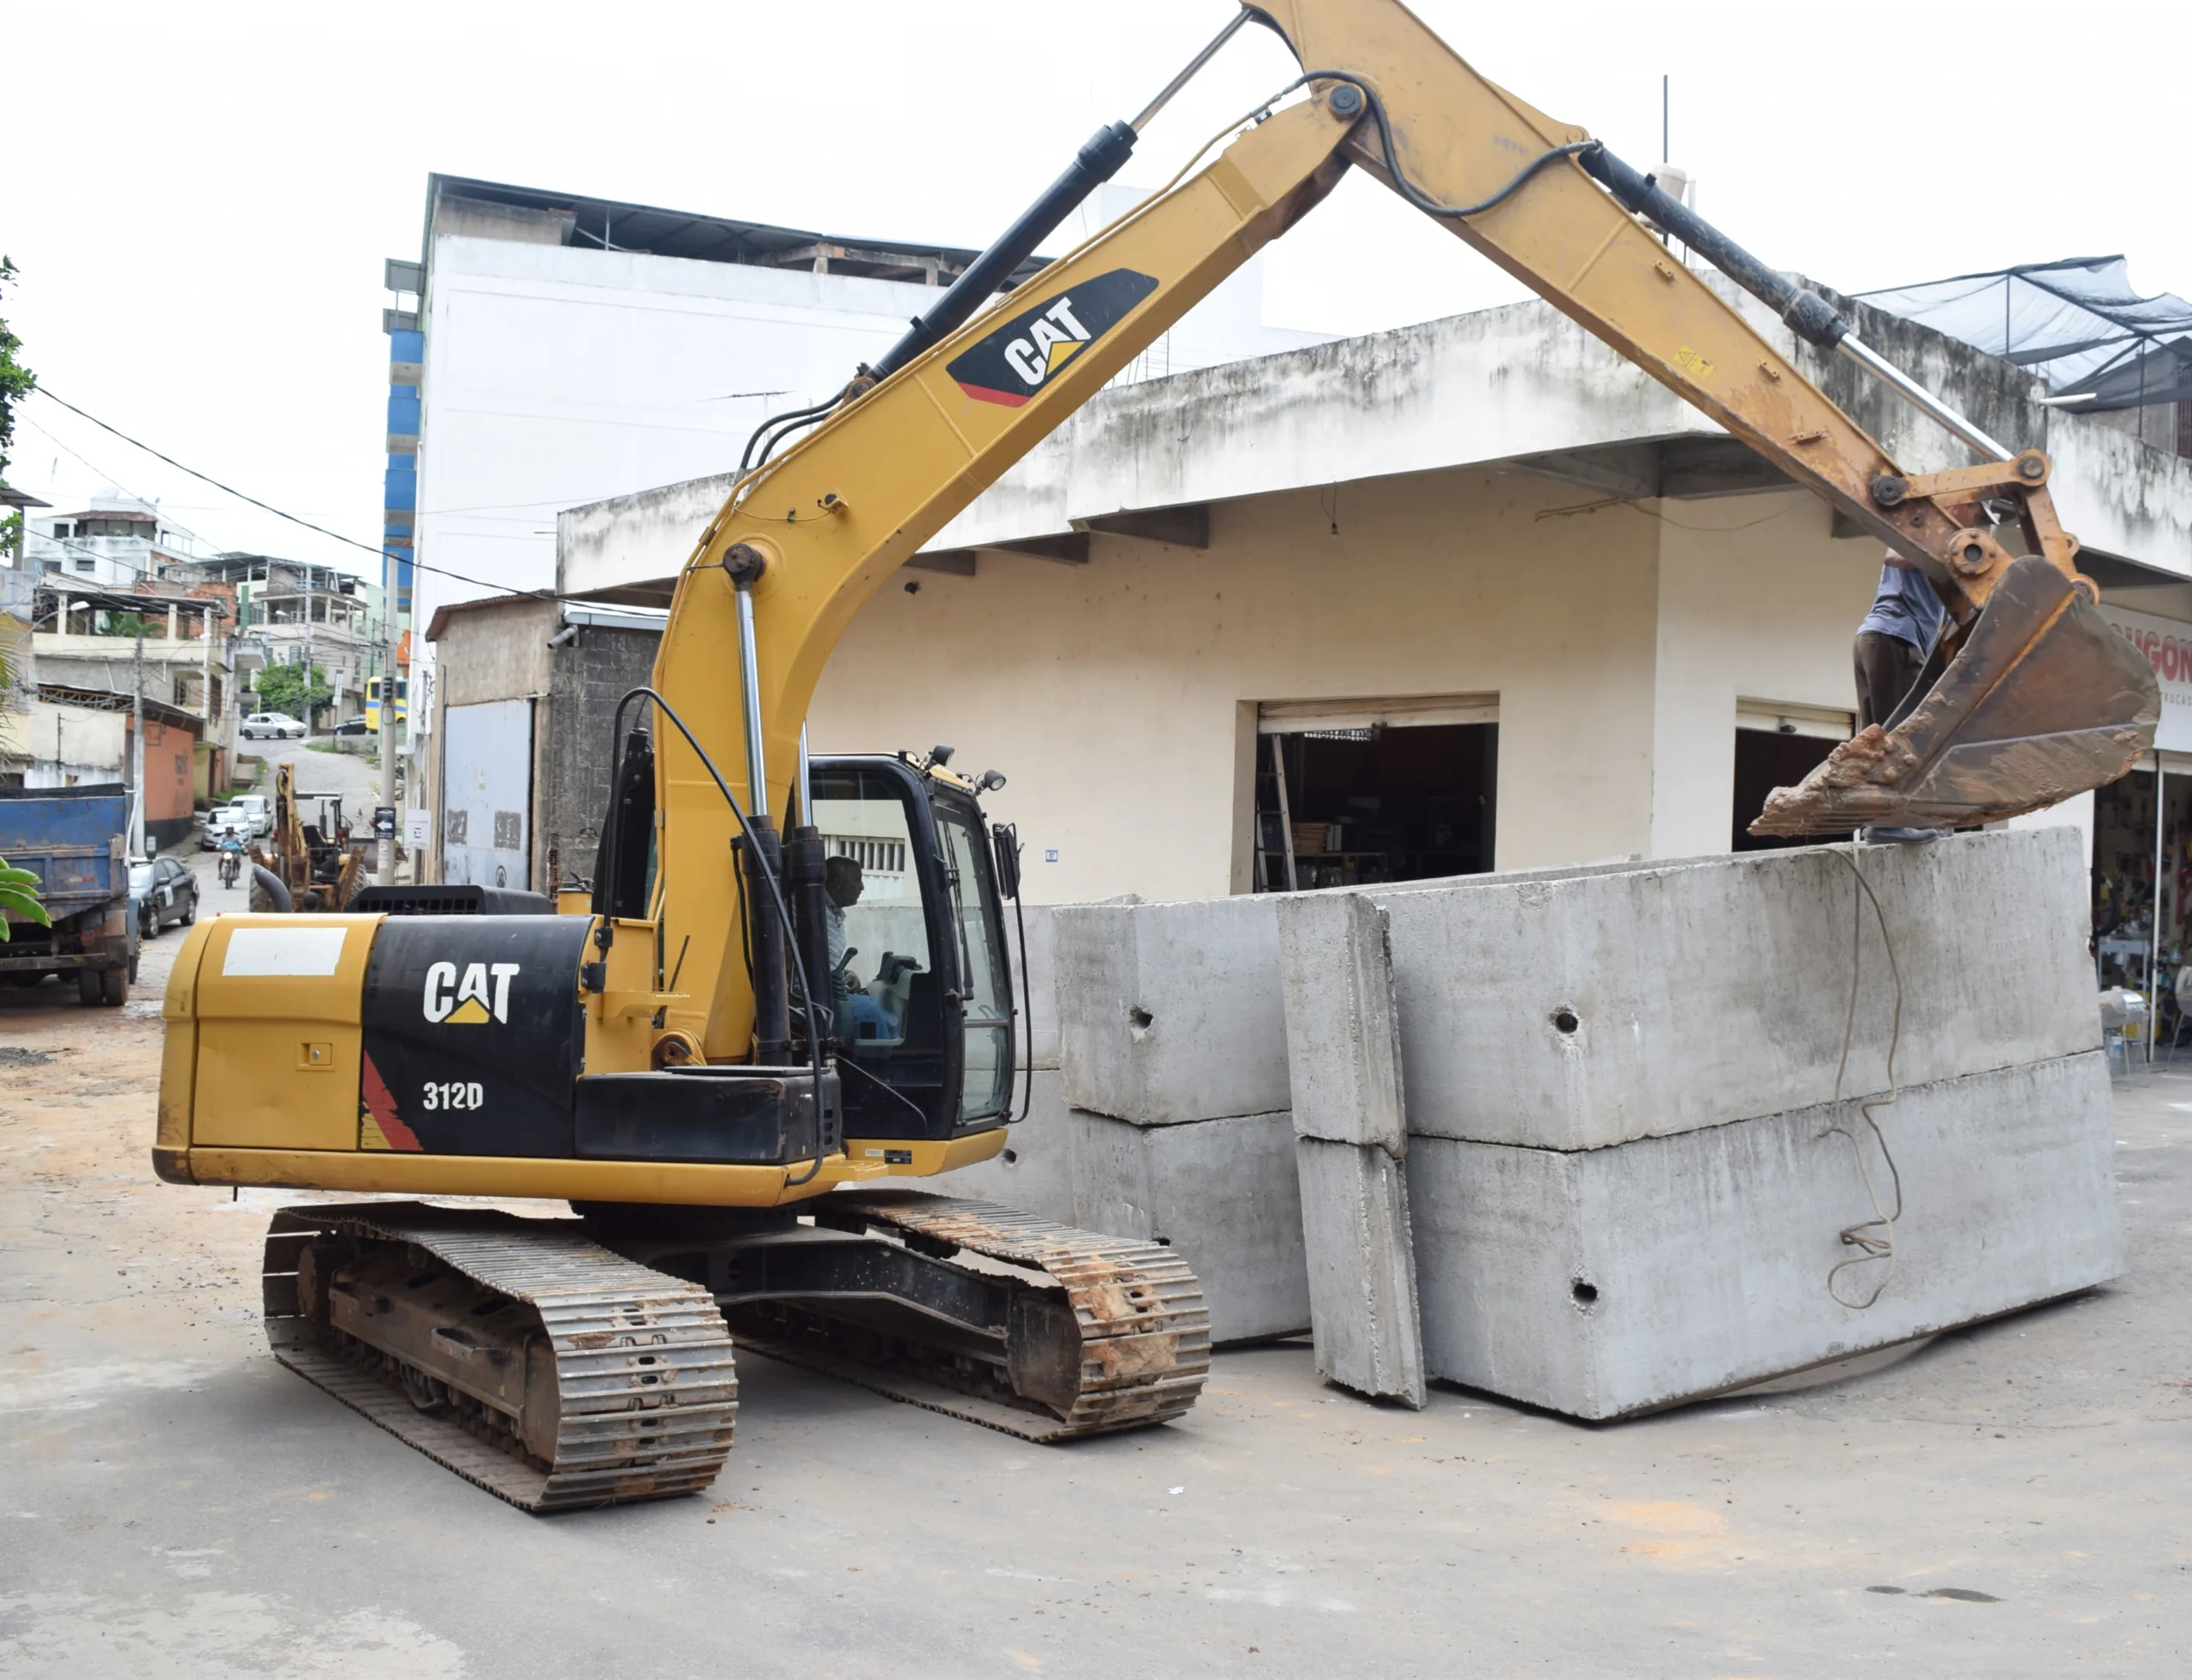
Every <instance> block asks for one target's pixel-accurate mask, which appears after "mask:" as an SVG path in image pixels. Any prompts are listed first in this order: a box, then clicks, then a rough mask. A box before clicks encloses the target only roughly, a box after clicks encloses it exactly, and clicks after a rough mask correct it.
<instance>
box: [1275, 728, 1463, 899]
mask: <svg viewBox="0 0 2192 1680" xmlns="http://www.w3.org/2000/svg"><path fill="white" fill-rule="evenodd" d="M1259 712H1260V715H1259V717H1258V719H1257V737H1256V779H1255V868H1254V890H1255V891H1258V892H1285V891H1290V890H1298V889H1307V888H1310V887H1333V886H1355V885H1365V884H1368V883H1373V882H1379V881H1421V880H1436V879H1440V878H1441V877H1444V876H1448V875H1476V874H1482V873H1485V872H1486V871H1488V870H1489V869H1490V868H1491V867H1492V858H1493V855H1494V853H1493V836H1494V825H1495V815H1496V794H1497V789H1498V780H1499V724H1498V698H1497V697H1496V696H1493V695H1460V696H1446V697H1441V698H1436V699H1429V700H1351V701H1325V700H1320V701H1271V702H1266V704H1265V705H1263V706H1261V707H1260V708H1259Z"/></svg>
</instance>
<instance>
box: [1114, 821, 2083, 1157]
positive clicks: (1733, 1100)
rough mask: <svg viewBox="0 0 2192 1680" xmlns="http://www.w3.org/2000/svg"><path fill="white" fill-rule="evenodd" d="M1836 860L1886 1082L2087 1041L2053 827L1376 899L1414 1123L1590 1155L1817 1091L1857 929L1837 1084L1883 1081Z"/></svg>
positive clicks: (1829, 1057)
mask: <svg viewBox="0 0 2192 1680" xmlns="http://www.w3.org/2000/svg"><path fill="white" fill-rule="evenodd" d="M1853 857H1854V861H1855V864H1856V867H1858V868H1859V869H1861V871H1862V872H1863V874H1864V878H1865V880H1866V882H1867V884H1868V885H1870V886H1871V888H1872V890H1873V893H1874V894H1875V895H1877V897H1878V898H1879V906H1880V910H1881V912H1882V914H1883V915H1884V916H1885V922H1886V926H1887V928H1888V930H1889V933H1890V935H1891V938H1892V940H1893V944H1894V956H1895V961H1896V962H1897V965H1898V966H1899V968H1900V969H1901V973H1902V978H1903V1016H1902V1029H1901V1036H1900V1044H1899V1048H1898V1051H1897V1074H1898V1075H1899V1076H1900V1078H1901V1079H1902V1080H1903V1082H1904V1083H1906V1084H1920V1083H1925V1082H1927V1081H1937V1080H1943V1079H1951V1078H1955V1077H1957V1076H1960V1075H1966V1074H1973V1073H1980V1072H1984V1071H1986V1070H1988V1069H1995V1068H2005V1067H2012V1066H2016V1065H2017V1064H2019V1063H2028V1062H2036V1061H2042V1060H2046V1059H2049V1058H2052V1057H2061V1056H2067V1055H2070V1054H2073V1053H2075V1052H2076V1051H2082V1050H2088V1049H2091V1048H2092V1047H2094V1046H2095V1045H2096V1044H2098V1042H2099V1041H2100V1024H2099V1017H2098V1016H2097V1014H2096V1012H2095V1010H2094V1001H2093V974H2092V968H2091V966H2090V964H2089V963H2088V960H2087V958H2086V956H2085V947H2086V938H2087V934H2088V906H2087V903H2086V899H2087V894H2088V879H2087V870H2086V865H2085V860H2084V855H2083V853H2082V850H2081V848H2080V840H2079V837H2078V835H2077V834H2076V832H2075V831H2072V830H2070V829H2038V830H2027V831H2008V832H1996V833H1979V834H1968V835H1957V836H1954V837H1951V838H1949V839H1945V840H1941V841H1938V842H1935V843H1933V844H1930V845H1926V846H1871V847H1861V848H1857V849H1855V851H1854V853H1853V852H1852V849H1850V848H1848V847H1835V848H1829V847H1814V848H1808V849H1802V850H1796V851H1785V852H1772V853H1760V854H1753V855H1748V856H1739V857H1721V858H1715V859H1704V860H1692V861H1682V862H1675V863H1665V864H1659V865H1655V866H1635V867H1618V866H1617V867H1611V868H1607V869H1605V870H1601V871H1596V872H1593V873H1586V874H1583V875H1580V876H1576V877H1573V878H1562V877H1558V876H1552V875H1546V874H1542V873H1540V874H1539V875H1538V876H1536V877H1535V878H1524V879H1504V878H1501V877H1497V876H1484V877H1477V878H1474V879H1469V880H1467V881H1463V882H1457V883H1453V884H1449V885H1443V886H1439V887H1435V888H1431V887H1421V886H1418V887H1404V888H1397V889H1390V890H1385V889H1380V890H1376V891H1373V892H1372V893H1371V895H1370V896H1372V897H1374V899H1375V900H1376V902H1377V903H1379V904H1380V905H1381V906H1382V907H1383V908H1384V909H1385V911H1386V913H1387V914H1388V916H1389V918H1390V920H1391V941H1392V953H1393V968H1394V980H1395V986H1396V989H1397V994H1398V998H1399V1006H1400V1018H1401V1022H1402V1034H1401V1040H1402V1047H1403V1063H1404V1066H1405V1070H1406V1077H1407V1083H1408V1092H1409V1130H1410V1131H1412V1132H1414V1133H1415V1134H1416V1135H1419V1136H1436V1137H1450V1138H1458V1139H1466V1140H1471V1141H1479V1142H1489V1143H1514V1144H1522V1145H1526V1146H1528V1147H1536V1148H1549V1149H1592V1148H1599V1147H1605V1146H1606V1145H1609V1144H1614V1143H1619V1142H1623V1141H1627V1140H1630V1139H1635V1138H1640V1137H1653V1136H1662V1135H1669V1134H1671V1133H1676V1132H1681V1131H1685V1130H1689V1129H1695V1128H1697V1127H1701V1126H1712V1125H1719V1124H1723V1123H1726V1122H1728V1121H1730V1120H1736V1119H1742V1118H1747V1117H1753V1116H1757V1115H1765V1114H1778V1113H1783V1112H1785V1111H1789V1110H1792V1109H1797V1108H1805V1107H1808V1106H1811V1105H1814V1104H1817V1103H1820V1102H1824V1101H1826V1100H1827V1099H1829V1098H1830V1097H1831V1096H1832V1093H1833V1088H1834V1078H1835V1066H1836V1061H1837V1058H1838V1055H1839V1052H1840V1050H1841V1046H1842V1038H1843V1028H1844V1020H1845V1016H1846V1011H1847V1010H1848V1008H1849V987H1850V974H1851V939H1852V933H1853V931H1855V932H1856V933H1857V936H1858V950H1859V962H1860V965H1861V975H1862V979H1861V985H1860V988H1859V992H1860V995H1859V1000H1858V1006H1857V1016H1856V1021H1855V1030H1854V1034H1853V1050H1852V1055H1851V1058H1850V1065H1849V1075H1848V1078H1849V1086H1848V1087H1847V1088H1852V1089H1878V1088H1881V1087H1885V1085H1886V1083H1887V1082H1888V1081H1887V1070H1886V1066H1885V1057H1886V1052H1887V1047H1888V1045H1889V1042H1890V1037H1891V1034H1890V1014H1891V1010H1892V1008H1893V1004H1894V995H1895V994H1894V988H1893V986H1892V985H1891V981H1890V968H1889V962H1888V952H1887V950H1886V949H1885V946H1884V945H1883V944H1882V942H1881V939H1880V936H1879V931H1878V928H1877V927H1876V926H1875V925H1874V923H1873V915H1872V913H1871V910H1870V909H1869V907H1868V906H1865V905H1863V904H1862V903H1861V898H1860V890H1859V887H1858V885H1857V882H1856V879H1855V876H1853V874H1852V873H1851V868H1850V860H1851V859H1852V858H1853ZM1160 908H1170V907H1155V906H1153V907H1152V909H1160ZM1860 910H1861V911H1862V914H1861V920H1860V917H1859V912H1860ZM1853 923H1855V924H1857V925H1856V926H1855V928H1854V930H1853Z"/></svg>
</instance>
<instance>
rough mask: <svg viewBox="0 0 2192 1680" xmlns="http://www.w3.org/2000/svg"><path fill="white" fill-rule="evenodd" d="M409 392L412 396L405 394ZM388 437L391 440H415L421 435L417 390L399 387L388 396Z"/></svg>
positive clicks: (404, 386)
mask: <svg viewBox="0 0 2192 1680" xmlns="http://www.w3.org/2000/svg"><path fill="white" fill-rule="evenodd" d="M407 390H409V391H410V392H411V394H410V395H409V396H406V395H405V394H404V393H405V392H406V391H407ZM388 435H389V436H390V437H391V438H415V437H417V436H418V435H419V397H418V393H417V391H416V390H414V389H413V388H411V387H409V386H406V385H397V386H396V387H394V388H393V389H391V390H390V392H389V394H388Z"/></svg>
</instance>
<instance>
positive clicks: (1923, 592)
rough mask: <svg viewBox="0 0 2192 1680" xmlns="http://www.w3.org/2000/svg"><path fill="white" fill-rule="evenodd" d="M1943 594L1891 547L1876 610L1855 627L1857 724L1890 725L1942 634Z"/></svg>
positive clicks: (1877, 592) (1882, 569)
mask: <svg viewBox="0 0 2192 1680" xmlns="http://www.w3.org/2000/svg"><path fill="white" fill-rule="evenodd" d="M1943 616H1944V615H1943V613H1942V611H1941V602H1940V598H1939V596H1938V595H1936V594H1934V593H1933V585H1932V584H1930V583H1928V582H1927V581H1926V575H1925V573H1923V572H1921V571H1920V570H1919V569H1918V568H1917V567H1915V565H1913V564H1911V563H1910V562H1909V561H1908V560H1906V559H1904V558H1903V557H1902V556H1901V555H1899V554H1897V552H1896V551H1894V550H1893V549H1890V550H1889V551H1887V557H1886V559H1885V562H1884V563H1883V564H1882V565H1881V567H1880V582H1879V588H1878V589H1877V590H1875V591H1874V592H1873V610H1872V611H1870V612H1868V613H1867V614H1866V615H1865V620H1864V623H1861V624H1860V625H1858V626H1857V642H1856V646H1855V649H1854V650H1853V651H1854V653H1855V660H1856V666H1857V727H1858V728H1859V729H1864V728H1866V727H1867V726H1868V725H1870V724H1879V726H1880V727H1881V728H1882V729H1885V728H1886V727H1887V720H1888V719H1889V718H1891V717H1893V716H1894V715H1895V708H1896V707H1897V706H1900V705H1901V704H1902V703H1903V696H1904V695H1905V694H1909V692H1910V688H1911V685H1912V684H1913V683H1915V682H1917V680H1918V676H1919V673H1920V672H1921V671H1922V670H1925V668H1926V658H1927V655H1928V654H1930V653H1931V652H1933V642H1934V640H1935V639H1936V638H1937V637H1938V636H1939V634H1940V633H1941V619H1942V617H1943Z"/></svg>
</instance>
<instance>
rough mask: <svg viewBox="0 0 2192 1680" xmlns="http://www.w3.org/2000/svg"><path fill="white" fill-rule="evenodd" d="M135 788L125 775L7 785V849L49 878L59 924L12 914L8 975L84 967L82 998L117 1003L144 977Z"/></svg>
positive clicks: (4, 949) (0, 792)
mask: <svg viewBox="0 0 2192 1680" xmlns="http://www.w3.org/2000/svg"><path fill="white" fill-rule="evenodd" d="M128 828H129V795H128V790H127V789H124V788H123V787H122V784H121V783H103V784H101V785H98V786H95V787H81V788H0V858H5V859H7V860H8V861H9V864H10V865H12V866H13V867H15V868H17V869H27V870H29V871H30V872H31V873H33V874H34V875H36V876H37V877H38V878H39V886H38V896H39V901H40V902H41V903H44V904H45V909H46V913H47V914H50V915H51V917H52V918H53V926H51V928H45V927H40V926H39V925H38V924H37V923H36V922H33V921H23V920H18V919H16V918H15V917H14V916H9V925H8V936H9V937H8V943H7V944H0V985H6V986H37V985H39V984H40V983H42V982H43V981H44V980H45V977H46V976H47V975H48V974H59V975H60V976H62V980H63V984H64V985H65V984H67V983H68V980H69V977H70V976H72V975H73V976H74V979H75V983H76V996H77V998H79V999H80V1001H82V1002H84V1003H86V1004H122V1003H126V1002H127V1001H128V998H129V982H130V981H132V980H134V979H136V978H137V937H138V936H137V918H136V917H135V916H134V915H132V914H130V913H129V862H128V853H127V850H126V847H127V844H128V840H127V835H128Z"/></svg>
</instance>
